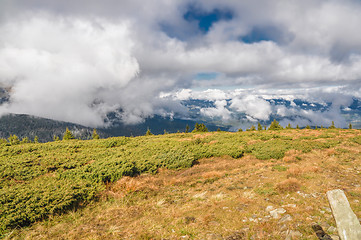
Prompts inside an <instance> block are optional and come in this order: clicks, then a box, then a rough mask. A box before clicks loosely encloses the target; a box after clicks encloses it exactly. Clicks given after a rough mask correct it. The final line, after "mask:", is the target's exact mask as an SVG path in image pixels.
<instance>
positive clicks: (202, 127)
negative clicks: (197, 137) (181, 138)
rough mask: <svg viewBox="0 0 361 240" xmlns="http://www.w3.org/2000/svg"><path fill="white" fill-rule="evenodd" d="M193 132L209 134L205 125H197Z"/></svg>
mask: <svg viewBox="0 0 361 240" xmlns="http://www.w3.org/2000/svg"><path fill="white" fill-rule="evenodd" d="M192 132H208V129H207V127H206V125H204V124H203V123H196V124H195V126H194V130H193V131H192Z"/></svg>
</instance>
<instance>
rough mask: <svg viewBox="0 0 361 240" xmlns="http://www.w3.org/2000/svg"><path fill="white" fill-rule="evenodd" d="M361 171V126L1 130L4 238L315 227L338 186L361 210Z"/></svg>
mask: <svg viewBox="0 0 361 240" xmlns="http://www.w3.org/2000/svg"><path fill="white" fill-rule="evenodd" d="M360 179H361V131H360V130H354V129H348V130H345V129H318V130H311V129H302V130H299V129H285V130H279V131H270V130H267V131H265V130H263V131H247V132H237V133H230V132H206V133H176V134H164V135H156V136H141V137H129V138H128V137H117V138H108V139H96V140H63V141H54V142H48V143H19V144H10V143H6V142H3V143H2V144H1V145H0V218H1V219H0V238H4V239H285V237H287V236H291V237H292V239H317V237H316V235H315V234H314V233H313V231H312V228H311V224H312V223H319V224H320V225H321V226H323V227H324V229H325V230H326V231H328V233H329V234H336V232H335V229H334V226H335V223H334V220H333V218H332V214H331V212H330V209H329V206H328V202H327V199H326V196H325V193H326V191H328V190H331V189H336V188H339V189H343V190H344V191H345V193H346V195H347V197H348V199H349V201H350V204H351V207H352V209H353V210H354V212H355V213H356V215H357V216H358V217H360V218H361V203H360V201H361V180H360ZM275 209H276V210H277V209H278V210H280V211H279V214H278V215H279V216H277V215H274V214H273V213H274V211H273V210H275ZM272 211H273V212H272Z"/></svg>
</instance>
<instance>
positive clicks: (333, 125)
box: [328, 121, 336, 129]
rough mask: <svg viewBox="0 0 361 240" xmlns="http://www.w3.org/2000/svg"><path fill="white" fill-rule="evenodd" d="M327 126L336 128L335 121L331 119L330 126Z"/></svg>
mask: <svg viewBox="0 0 361 240" xmlns="http://www.w3.org/2000/svg"><path fill="white" fill-rule="evenodd" d="M328 128H329V129H335V128H336V127H335V122H334V121H332V123H331V126H329V127H328Z"/></svg>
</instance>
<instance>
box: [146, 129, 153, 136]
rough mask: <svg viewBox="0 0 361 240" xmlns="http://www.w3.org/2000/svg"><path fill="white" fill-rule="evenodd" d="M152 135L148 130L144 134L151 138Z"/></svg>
mask: <svg viewBox="0 0 361 240" xmlns="http://www.w3.org/2000/svg"><path fill="white" fill-rule="evenodd" d="M152 135H153V133H152V132H151V131H150V129H149V128H148V130H147V132H146V133H145V136H152Z"/></svg>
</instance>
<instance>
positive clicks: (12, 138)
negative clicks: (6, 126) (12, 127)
mask: <svg viewBox="0 0 361 240" xmlns="http://www.w3.org/2000/svg"><path fill="white" fill-rule="evenodd" d="M8 140H9V143H10V144H11V145H16V144H19V143H20V141H19V138H18V136H16V135H15V134H14V135H11V134H10V137H9V138H8Z"/></svg>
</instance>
